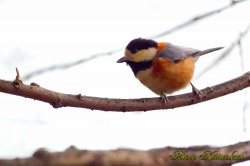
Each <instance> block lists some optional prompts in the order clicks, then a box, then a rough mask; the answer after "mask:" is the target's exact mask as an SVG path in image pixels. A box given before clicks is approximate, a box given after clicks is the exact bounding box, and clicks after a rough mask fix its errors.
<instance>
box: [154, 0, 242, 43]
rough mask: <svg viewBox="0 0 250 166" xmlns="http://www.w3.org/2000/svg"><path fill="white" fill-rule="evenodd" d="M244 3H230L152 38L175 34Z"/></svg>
mask: <svg viewBox="0 0 250 166" xmlns="http://www.w3.org/2000/svg"><path fill="white" fill-rule="evenodd" d="M244 1H246V0H240V1H232V2H231V3H229V4H228V5H226V6H223V7H221V8H219V9H215V10H212V11H210V12H206V13H204V14H201V15H199V16H196V17H194V18H191V19H190V20H187V21H185V22H183V23H182V24H179V25H177V26H175V27H173V28H171V29H169V30H166V31H165V32H162V33H160V34H157V35H155V36H152V37H151V38H159V37H162V36H165V35H169V34H170V33H173V32H175V31H177V30H180V29H182V28H184V27H187V26H189V25H191V24H193V23H196V22H198V21H201V20H203V19H205V18H207V17H209V16H213V15H215V14H218V13H220V12H222V11H224V10H226V9H228V8H231V7H233V6H235V5H237V4H239V3H240V2H244Z"/></svg>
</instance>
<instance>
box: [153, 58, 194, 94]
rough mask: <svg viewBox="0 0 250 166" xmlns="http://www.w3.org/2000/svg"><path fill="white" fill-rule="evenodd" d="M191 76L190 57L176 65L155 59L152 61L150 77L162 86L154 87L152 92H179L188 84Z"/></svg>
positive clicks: (192, 66)
mask: <svg viewBox="0 0 250 166" xmlns="http://www.w3.org/2000/svg"><path fill="white" fill-rule="evenodd" d="M193 74H194V61H193V58H192V57H189V58H186V59H184V60H182V61H180V62H178V63H174V62H171V61H168V60H166V59H163V58H160V59H157V60H155V61H153V70H152V75H153V77H154V79H155V80H157V81H156V82H157V83H158V84H163V85H164V86H162V85H160V86H158V85H155V86H156V88H154V91H157V93H172V92H174V91H177V90H180V89H182V88H184V87H186V86H187V85H188V84H189V82H190V80H191V79H192V77H193ZM157 87H160V88H157ZM162 87H164V88H162Z"/></svg>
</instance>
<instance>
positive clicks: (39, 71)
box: [23, 48, 122, 80]
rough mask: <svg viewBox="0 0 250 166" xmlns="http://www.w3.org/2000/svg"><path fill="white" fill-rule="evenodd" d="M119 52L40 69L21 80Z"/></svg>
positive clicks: (110, 52) (117, 50)
mask: <svg viewBox="0 0 250 166" xmlns="http://www.w3.org/2000/svg"><path fill="white" fill-rule="evenodd" d="M121 50H122V49H121V48H120V49H116V50H112V51H107V52H102V53H97V54H93V55H90V56H89V57H88V58H82V59H79V60H76V61H73V62H69V63H63V64H57V65H52V66H48V67H44V68H42V69H38V70H35V71H33V72H30V73H28V74H26V75H25V76H23V80H28V79H30V78H32V77H34V76H37V75H40V74H43V73H46V72H49V71H53V70H62V69H68V68H71V67H74V66H77V65H80V64H82V63H85V62H88V61H90V60H93V59H95V58H98V57H102V56H109V55H113V54H115V53H117V52H119V51H121Z"/></svg>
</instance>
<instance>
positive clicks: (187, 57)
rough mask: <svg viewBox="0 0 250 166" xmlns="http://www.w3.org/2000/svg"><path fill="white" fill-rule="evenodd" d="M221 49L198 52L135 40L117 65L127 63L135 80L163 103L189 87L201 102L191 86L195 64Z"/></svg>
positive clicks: (167, 44)
mask: <svg viewBox="0 0 250 166" xmlns="http://www.w3.org/2000/svg"><path fill="white" fill-rule="evenodd" d="M222 48H223V47H215V48H210V49H206V50H199V49H193V48H188V47H183V46H178V45H174V44H172V43H169V42H156V41H154V40H152V39H144V38H136V39H133V40H131V41H130V42H129V43H128V45H127V46H126V48H125V53H124V54H125V55H124V56H123V57H122V58H120V59H119V60H118V61H117V63H123V62H125V63H127V65H128V66H130V68H131V69H132V71H133V73H134V75H135V77H136V78H137V79H138V80H139V81H140V82H141V83H142V84H143V85H144V86H146V87H147V88H149V89H150V90H151V91H153V92H154V93H155V94H157V95H159V96H160V98H161V101H162V102H164V103H166V102H167V101H168V98H167V96H166V94H172V93H174V92H176V91H178V90H181V89H183V88H185V87H187V86H188V85H189V84H190V85H191V86H192V91H193V94H195V95H197V96H198V97H199V99H201V98H202V93H201V91H200V90H198V89H197V88H196V87H195V86H194V85H193V84H192V82H191V80H192V78H193V75H194V71H195V63H196V62H197V60H198V59H199V57H200V56H202V55H205V54H208V53H211V52H213V51H217V50H220V49H222Z"/></svg>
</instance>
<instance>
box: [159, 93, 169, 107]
mask: <svg viewBox="0 0 250 166" xmlns="http://www.w3.org/2000/svg"><path fill="white" fill-rule="evenodd" d="M160 99H161V102H162V103H164V104H166V103H167V102H168V97H167V96H166V94H164V93H162V94H161V95H160Z"/></svg>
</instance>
